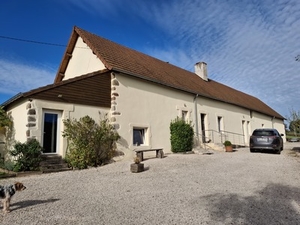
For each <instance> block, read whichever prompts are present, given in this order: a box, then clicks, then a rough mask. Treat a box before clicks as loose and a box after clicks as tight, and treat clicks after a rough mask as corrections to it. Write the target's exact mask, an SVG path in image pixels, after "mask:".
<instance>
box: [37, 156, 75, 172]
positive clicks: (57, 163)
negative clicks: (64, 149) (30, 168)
mask: <svg viewBox="0 0 300 225" xmlns="http://www.w3.org/2000/svg"><path fill="white" fill-rule="evenodd" d="M40 170H41V171H42V173H52V172H62V171H68V170H72V169H71V168H69V167H68V164H67V163H66V162H65V161H64V160H63V158H62V157H61V156H60V155H57V154H53V155H52V154H51V155H42V161H41V163H40Z"/></svg>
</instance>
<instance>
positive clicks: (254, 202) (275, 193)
mask: <svg viewBox="0 0 300 225" xmlns="http://www.w3.org/2000/svg"><path fill="white" fill-rule="evenodd" d="M200 201H205V203H206V208H207V210H208V212H209V214H210V215H211V220H212V221H214V222H220V223H221V224H300V189H299V188H296V187H289V186H284V185H281V184H269V185H268V186H267V187H265V188H264V189H262V190H261V191H258V192H257V193H256V194H255V195H254V196H249V197H245V196H240V195H238V194H216V195H209V196H205V197H204V198H203V199H202V198H201V199H200Z"/></svg>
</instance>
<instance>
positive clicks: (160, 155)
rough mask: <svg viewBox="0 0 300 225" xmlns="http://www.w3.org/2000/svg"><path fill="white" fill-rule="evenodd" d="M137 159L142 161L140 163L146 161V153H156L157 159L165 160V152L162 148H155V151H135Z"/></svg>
mask: <svg viewBox="0 0 300 225" xmlns="http://www.w3.org/2000/svg"><path fill="white" fill-rule="evenodd" d="M134 151H135V152H136V157H138V158H139V159H140V161H143V160H144V152H150V151H155V152H156V158H163V157H164V152H163V149H162V148H153V149H135V150H134Z"/></svg>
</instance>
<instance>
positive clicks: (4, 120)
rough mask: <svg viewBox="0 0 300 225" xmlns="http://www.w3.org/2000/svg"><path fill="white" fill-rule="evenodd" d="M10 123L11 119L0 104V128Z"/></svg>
mask: <svg viewBox="0 0 300 225" xmlns="http://www.w3.org/2000/svg"><path fill="white" fill-rule="evenodd" d="M10 125H11V120H10V118H9V117H8V115H7V114H6V112H5V110H4V109H3V107H2V106H0V128H1V127H6V126H10Z"/></svg>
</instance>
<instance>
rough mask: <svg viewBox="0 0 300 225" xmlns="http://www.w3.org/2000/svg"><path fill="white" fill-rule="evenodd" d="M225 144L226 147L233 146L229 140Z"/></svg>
mask: <svg viewBox="0 0 300 225" xmlns="http://www.w3.org/2000/svg"><path fill="white" fill-rule="evenodd" d="M223 144H224V146H231V145H232V144H231V142H230V141H228V140H227V141H225V142H224V143H223Z"/></svg>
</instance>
